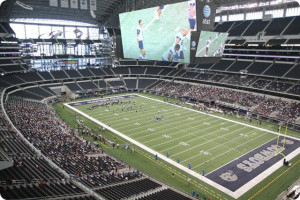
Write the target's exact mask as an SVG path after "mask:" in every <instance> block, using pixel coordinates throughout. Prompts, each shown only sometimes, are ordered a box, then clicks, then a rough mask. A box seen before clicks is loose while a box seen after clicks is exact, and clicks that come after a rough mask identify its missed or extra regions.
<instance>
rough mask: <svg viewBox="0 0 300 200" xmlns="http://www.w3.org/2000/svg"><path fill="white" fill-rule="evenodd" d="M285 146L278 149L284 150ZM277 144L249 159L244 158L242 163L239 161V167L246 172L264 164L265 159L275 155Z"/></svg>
mask: <svg viewBox="0 0 300 200" xmlns="http://www.w3.org/2000/svg"><path fill="white" fill-rule="evenodd" d="M282 150H283V147H278V150H277V151H279V152H280V151H282ZM275 151H276V145H271V146H270V147H268V148H267V150H262V151H261V152H260V153H257V154H255V155H254V156H253V157H250V158H249V159H248V160H244V161H243V162H242V163H239V164H238V165H237V167H238V168H239V169H242V170H244V171H246V172H251V171H252V170H254V169H256V168H257V167H259V166H260V165H262V164H264V162H265V161H268V160H270V159H271V158H273V157H274V156H275Z"/></svg>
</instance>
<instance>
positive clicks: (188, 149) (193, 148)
mask: <svg viewBox="0 0 300 200" xmlns="http://www.w3.org/2000/svg"><path fill="white" fill-rule="evenodd" d="M232 126H235V124H234V125H231V126H229V127H232ZM244 128H245V127H243V128H239V129H237V130H235V131H233V132H231V133H235V132H237V131H240V130H242V129H244ZM219 131H221V130H216V131H213V132H211V133H210V134H208V135H211V134H213V133H218V132H219ZM231 133H228V134H225V135H221V136H219V137H216V138H215V139H219V138H222V137H224V136H226V135H230V134H231ZM197 139H199V138H195V140H197ZM215 139H214V140H215ZM210 141H211V140H209V141H206V142H204V143H202V144H198V145H196V146H193V147H192V148H189V149H186V150H184V151H181V152H179V153H176V154H174V155H172V156H171V157H174V156H177V155H180V154H182V153H184V152H187V151H190V150H191V149H195V148H197V147H198V146H201V145H203V144H207V143H209V142H210ZM212 141H213V140H212Z"/></svg>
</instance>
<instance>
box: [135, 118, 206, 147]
mask: <svg viewBox="0 0 300 200" xmlns="http://www.w3.org/2000/svg"><path fill="white" fill-rule="evenodd" d="M206 120H207V119H202V120H201V121H206ZM185 121H189V122H190V120H183V121H181V122H185ZM193 123H195V122H193ZM188 124H190V123H185V124H181V125H179V126H172V128H178V129H179V128H180V127H184V126H186V125H188ZM165 126H170V125H168V124H165V125H163V126H161V127H165ZM201 126H203V124H199V125H197V126H190V127H189V128H187V129H185V130H182V129H179V130H178V131H173V132H172V133H171V134H168V135H169V136H171V135H176V134H177V133H181V132H182V131H184V132H187V130H190V129H196V131H194V132H192V133H191V134H189V135H192V134H194V133H197V132H199V129H197V127H201ZM161 127H158V128H161ZM169 131H170V129H163V130H161V131H156V132H155V133H153V134H148V135H144V136H142V137H138V138H137V139H140V138H144V137H149V136H153V135H159V134H161V133H164V132H169ZM143 132H144V131H142V132H139V133H138V134H140V133H143ZM132 135H136V134H131V135H129V136H132ZM186 136H187V135H186ZM160 138H161V137H159V138H155V139H152V140H148V141H146V143H148V142H152V141H154V140H157V139H160Z"/></svg>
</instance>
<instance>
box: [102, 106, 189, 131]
mask: <svg viewBox="0 0 300 200" xmlns="http://www.w3.org/2000/svg"><path fill="white" fill-rule="evenodd" d="M177 112H178V111H172V112H169V113H165V114H166V115H165V114H163V115H164V116H165V117H166V116H168V115H170V114H172V113H175V114H176V113H177ZM156 113H157V112H151V113H149V112H148V113H145V115H142V116H136V117H134V118H132V117H130V120H131V121H134V119H141V118H142V117H143V116H146V115H151V114H153V115H154V114H156ZM186 115H187V116H194V114H190V113H186V114H184V115H180V116H178V117H174V118H172V119H166V120H164V122H168V121H174V120H175V119H177V118H182V117H183V116H186ZM127 117H129V116H127ZM108 120H114V119H113V118H108ZM151 120H153V121H154V119H151ZM118 121H120V120H118ZM121 121H123V122H122V123H118V124H113V125H112V126H120V125H122V124H128V121H124V120H123V119H122V120H121ZM135 121H137V120H135ZM153 121H152V122H153ZM148 126H154V124H153V123H152V124H147V125H144V126H143V127H144V128H146V127H148ZM129 127H132V125H128V126H122V129H127V128H129ZM160 127H163V126H160ZM139 128H141V127H136V128H133V129H127V130H126V131H123V132H124V133H126V132H127V131H129V132H132V131H133V130H135V129H139Z"/></svg>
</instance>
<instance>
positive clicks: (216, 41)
mask: <svg viewBox="0 0 300 200" xmlns="http://www.w3.org/2000/svg"><path fill="white" fill-rule="evenodd" d="M217 35H218V33H217V32H208V31H202V32H201V35H200V38H199V45H198V47H197V53H196V57H204V56H205V51H206V43H207V41H208V40H209V37H211V41H212V42H211V44H210V46H209V49H208V57H214V53H215V52H216V51H217V50H218V49H219V48H220V46H221V44H225V41H226V39H227V33H220V35H219V36H217ZM222 55H223V52H222V53H221V55H220V57H222Z"/></svg>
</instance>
